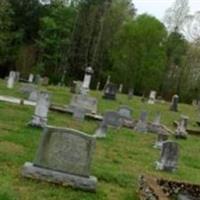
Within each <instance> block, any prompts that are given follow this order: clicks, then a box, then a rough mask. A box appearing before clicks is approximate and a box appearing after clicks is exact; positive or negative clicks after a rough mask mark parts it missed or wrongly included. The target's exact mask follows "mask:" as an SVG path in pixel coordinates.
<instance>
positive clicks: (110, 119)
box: [95, 111, 123, 138]
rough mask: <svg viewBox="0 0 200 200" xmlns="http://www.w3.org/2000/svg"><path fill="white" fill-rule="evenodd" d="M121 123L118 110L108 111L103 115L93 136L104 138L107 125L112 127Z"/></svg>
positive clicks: (119, 125)
mask: <svg viewBox="0 0 200 200" xmlns="http://www.w3.org/2000/svg"><path fill="white" fill-rule="evenodd" d="M122 125H123V119H122V118H121V116H120V115H119V113H118V112H115V111H108V112H106V113H105V115H104V117H103V121H102V123H101V124H100V127H99V128H98V129H97V130H96V132H95V137H97V138H104V137H106V132H107V128H108V127H109V126H111V127H114V128H121V127H122Z"/></svg>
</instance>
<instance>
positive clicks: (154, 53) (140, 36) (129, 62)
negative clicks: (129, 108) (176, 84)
mask: <svg viewBox="0 0 200 200" xmlns="http://www.w3.org/2000/svg"><path fill="white" fill-rule="evenodd" d="M166 38H167V32H166V29H165V27H164V25H163V24H162V23H161V22H160V21H158V20H157V19H156V18H154V17H152V16H149V15H146V14H145V15H140V16H138V17H137V18H136V19H135V20H130V21H128V22H127V23H125V24H124V26H123V28H122V30H121V31H120V32H119V34H118V35H117V37H116V38H115V46H114V48H113V49H112V57H113V62H114V67H113V69H112V71H113V76H114V79H115V81H116V82H118V83H120V82H122V83H124V84H125V85H126V87H134V88H135V91H136V93H139V94H142V93H143V92H144V91H146V92H148V91H149V90H151V89H155V90H159V88H160V85H161V81H162V78H163V70H164V67H165V65H166V56H165V41H166Z"/></svg>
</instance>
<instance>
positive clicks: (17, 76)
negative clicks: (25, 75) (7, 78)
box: [15, 72, 20, 82]
mask: <svg viewBox="0 0 200 200" xmlns="http://www.w3.org/2000/svg"><path fill="white" fill-rule="evenodd" d="M19 80H20V72H15V82H18V81H19Z"/></svg>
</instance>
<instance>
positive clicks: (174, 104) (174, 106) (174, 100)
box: [170, 94, 179, 112]
mask: <svg viewBox="0 0 200 200" xmlns="http://www.w3.org/2000/svg"><path fill="white" fill-rule="evenodd" d="M178 102H179V96H178V95H177V94H175V95H174V96H173V97H172V102H171V106H170V110H171V111H174V112H178Z"/></svg>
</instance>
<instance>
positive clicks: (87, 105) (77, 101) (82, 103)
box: [68, 95, 98, 114]
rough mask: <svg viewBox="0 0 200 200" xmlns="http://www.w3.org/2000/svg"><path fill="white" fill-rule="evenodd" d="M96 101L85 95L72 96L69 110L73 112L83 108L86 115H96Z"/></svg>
mask: <svg viewBox="0 0 200 200" xmlns="http://www.w3.org/2000/svg"><path fill="white" fill-rule="evenodd" d="M97 103H98V102H97V99H96V98H94V97H89V96H85V95H74V96H73V97H72V100H71V102H70V105H69V107H68V108H69V109H70V110H71V111H72V112H73V110H74V109H75V108H76V107H81V108H84V109H85V110H87V111H88V113H93V114H96V113H97Z"/></svg>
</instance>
